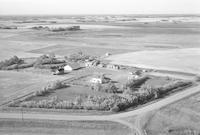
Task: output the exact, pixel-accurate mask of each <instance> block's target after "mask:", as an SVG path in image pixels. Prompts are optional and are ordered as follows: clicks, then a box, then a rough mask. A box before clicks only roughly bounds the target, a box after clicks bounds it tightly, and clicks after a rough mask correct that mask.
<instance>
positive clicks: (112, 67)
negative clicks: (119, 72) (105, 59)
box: [107, 64, 120, 69]
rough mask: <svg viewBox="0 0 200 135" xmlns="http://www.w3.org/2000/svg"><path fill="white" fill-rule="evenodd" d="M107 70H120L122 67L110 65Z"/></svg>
mask: <svg viewBox="0 0 200 135" xmlns="http://www.w3.org/2000/svg"><path fill="white" fill-rule="evenodd" d="M107 68H110V69H120V67H119V66H118V65H113V64H108V65H107Z"/></svg>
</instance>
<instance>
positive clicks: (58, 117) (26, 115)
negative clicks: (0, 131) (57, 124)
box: [0, 85, 200, 134]
mask: <svg viewBox="0 0 200 135" xmlns="http://www.w3.org/2000/svg"><path fill="white" fill-rule="evenodd" d="M198 92H200V85H197V86H194V87H190V88H188V89H186V90H184V91H181V92H178V93H175V94H173V95H171V96H169V97H166V98H164V99H161V100H159V101H157V102H155V103H152V104H149V105H147V106H144V107H141V108H138V109H136V110H133V111H130V112H123V113H118V114H111V115H103V116H99V115H92V116H76V115H65V114H59V115H57V114H46V113H45V114H42V113H23V118H24V119H40V120H68V121H114V122H117V121H119V119H121V118H126V117H129V116H137V115H141V114H143V113H147V112H149V111H153V110H155V109H159V108H162V107H164V106H166V105H169V104H171V103H174V102H176V101H179V100H181V99H183V98H186V97H188V96H191V95H193V94H195V93H198ZM0 118H11V119H12V118H14V119H21V118H22V114H21V113H7V112H0ZM119 122H120V121H119ZM122 124H123V122H122ZM138 134H140V133H138Z"/></svg>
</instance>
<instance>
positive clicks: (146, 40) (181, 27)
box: [0, 17, 200, 60]
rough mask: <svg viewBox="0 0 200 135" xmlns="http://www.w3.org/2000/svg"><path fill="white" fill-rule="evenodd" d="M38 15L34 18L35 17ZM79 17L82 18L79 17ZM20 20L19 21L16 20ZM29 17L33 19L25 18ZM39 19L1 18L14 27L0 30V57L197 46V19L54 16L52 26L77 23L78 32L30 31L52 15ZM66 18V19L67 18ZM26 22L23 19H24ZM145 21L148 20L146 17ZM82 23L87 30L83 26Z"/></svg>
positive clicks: (101, 53) (47, 21)
mask: <svg viewBox="0 0 200 135" xmlns="http://www.w3.org/2000/svg"><path fill="white" fill-rule="evenodd" d="M36 18H37V17H36ZM80 18H81V17H80ZM20 19H22V20H21V21H22V23H16V22H19V20H20ZM26 19H27V20H31V19H32V18H28V17H27V18H26ZM38 19H39V20H38V21H32V22H31V21H30V23H23V20H24V18H20V17H19V20H12V19H9V18H5V20H3V19H2V21H0V23H1V24H5V23H6V24H12V25H15V26H17V27H18V29H17V30H16V29H15V30H14V29H13V30H5V29H1V30H0V35H1V36H0V43H1V44H0V50H1V51H0V59H1V60H3V59H5V58H8V57H11V56H12V55H18V56H20V57H33V56H38V55H39V54H43V53H49V52H54V53H55V54H57V55H62V56H65V55H68V54H69V53H72V52H74V51H83V52H86V53H88V54H91V55H100V56H101V55H104V54H105V53H106V52H110V53H112V54H119V53H127V52H134V51H143V50H158V49H159V50H165V49H175V48H177V49H180V48H190V47H198V44H199V43H200V41H199V33H200V30H199V28H200V24H199V22H177V23H172V22H154V21H152V22H148V23H147V24H144V22H143V21H141V22H140V21H136V22H125V23H122V22H120V21H116V22H113V21H112V22H107V23H106V22H102V21H100V22H82V23H80V22H78V20H79V17H77V18H76V19H75V20H76V21H77V23H75V22H74V23H70V21H69V20H70V19H69V18H67V17H66V18H65V17H64V18H62V19H60V18H57V19H56V22H57V23H56V24H53V25H54V26H60V25H68V24H70V25H80V27H81V28H82V29H81V30H80V31H64V32H50V31H43V30H41V31H40V30H33V29H29V28H28V27H31V26H40V25H44V26H45V25H52V24H51V23H50V21H49V20H52V19H53V18H51V17H47V18H46V19H47V20H46V21H43V22H40V19H41V20H44V18H40V17H39V18H38ZM67 19H69V20H67ZM24 21H26V20H24ZM147 21H148V20H147ZM85 25H86V26H87V29H85Z"/></svg>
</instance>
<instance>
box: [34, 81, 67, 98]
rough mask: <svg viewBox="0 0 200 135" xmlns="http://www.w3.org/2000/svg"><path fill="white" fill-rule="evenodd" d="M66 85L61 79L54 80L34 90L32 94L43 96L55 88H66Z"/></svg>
mask: <svg viewBox="0 0 200 135" xmlns="http://www.w3.org/2000/svg"><path fill="white" fill-rule="evenodd" d="M66 87H69V86H68V85H66V84H65V83H63V82H62V81H56V82H53V83H50V84H48V85H47V86H45V87H44V88H43V89H42V90H38V91H36V92H35V94H34V95H35V96H44V95H46V94H48V93H50V92H52V91H54V90H56V89H62V88H66Z"/></svg>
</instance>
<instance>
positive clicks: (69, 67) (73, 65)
mask: <svg viewBox="0 0 200 135" xmlns="http://www.w3.org/2000/svg"><path fill="white" fill-rule="evenodd" d="M80 68H81V66H80V65H79V64H78V63H68V64H67V65H65V66H64V71H67V72H71V71H73V70H77V69H80Z"/></svg>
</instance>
